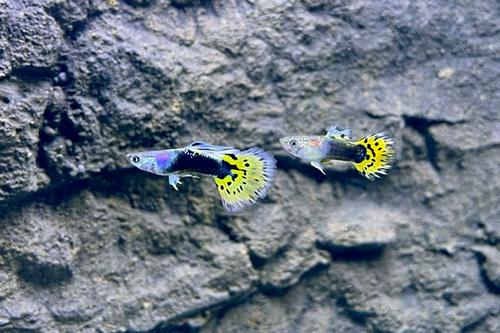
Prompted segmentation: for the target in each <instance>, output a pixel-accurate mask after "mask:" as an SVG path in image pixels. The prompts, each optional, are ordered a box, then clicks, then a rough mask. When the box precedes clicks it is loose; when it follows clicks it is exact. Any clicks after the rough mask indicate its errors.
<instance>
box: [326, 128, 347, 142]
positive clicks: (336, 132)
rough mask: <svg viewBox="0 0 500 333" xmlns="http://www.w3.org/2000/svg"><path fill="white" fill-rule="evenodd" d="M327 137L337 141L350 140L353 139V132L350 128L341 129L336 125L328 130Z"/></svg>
mask: <svg viewBox="0 0 500 333" xmlns="http://www.w3.org/2000/svg"><path fill="white" fill-rule="evenodd" d="M326 136H327V137H329V138H332V139H337V140H350V139H351V130H350V129H348V128H340V127H338V126H336V125H334V126H331V127H330V128H328V132H327V133H326Z"/></svg>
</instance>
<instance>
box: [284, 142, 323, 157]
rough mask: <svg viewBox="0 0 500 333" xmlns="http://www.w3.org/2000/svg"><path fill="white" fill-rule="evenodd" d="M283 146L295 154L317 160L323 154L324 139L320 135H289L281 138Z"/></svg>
mask: <svg viewBox="0 0 500 333" xmlns="http://www.w3.org/2000/svg"><path fill="white" fill-rule="evenodd" d="M280 143H281V145H282V146H283V148H284V149H285V150H286V151H287V152H288V153H290V154H292V155H293V156H296V157H298V158H300V159H303V160H306V161H315V160H318V159H320V158H321V156H323V155H324V154H323V150H324V145H323V140H322V138H321V137H319V136H287V137H284V138H281V139H280Z"/></svg>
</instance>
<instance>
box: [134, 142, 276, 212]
mask: <svg viewBox="0 0 500 333" xmlns="http://www.w3.org/2000/svg"><path fill="white" fill-rule="evenodd" d="M127 157H128V159H129V161H130V163H132V164H133V165H134V166H136V167H137V168H139V169H141V170H144V171H147V172H151V173H154V174H157V175H161V176H168V179H169V184H170V185H172V186H173V187H174V188H175V189H176V190H177V185H178V184H181V181H180V179H181V177H194V178H197V175H208V176H212V177H213V178H214V182H215V184H216V185H217V190H218V191H219V194H220V195H221V197H222V203H223V205H224V207H225V208H226V210H228V211H231V212H235V211H238V210H240V209H242V208H244V207H246V206H249V205H251V204H253V203H255V202H256V200H257V199H259V198H262V197H264V196H265V195H266V193H267V190H268V189H269V187H270V185H271V182H272V179H273V177H274V174H275V169H276V161H275V160H274V158H273V157H272V156H271V155H270V154H268V153H266V152H265V151H263V150H261V149H258V148H250V149H247V150H245V151H240V150H238V149H235V148H232V147H224V146H213V145H210V144H207V143H204V142H193V143H192V144H190V145H189V146H187V147H185V148H180V149H167V150H152V151H146V152H138V153H131V154H127Z"/></svg>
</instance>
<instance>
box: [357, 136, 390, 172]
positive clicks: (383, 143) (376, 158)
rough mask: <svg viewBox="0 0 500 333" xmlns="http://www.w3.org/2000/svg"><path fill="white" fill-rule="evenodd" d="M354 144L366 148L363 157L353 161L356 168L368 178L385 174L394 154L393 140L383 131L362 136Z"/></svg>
mask: <svg viewBox="0 0 500 333" xmlns="http://www.w3.org/2000/svg"><path fill="white" fill-rule="evenodd" d="M356 144H359V145H362V146H364V147H365V148H366V156H365V159H364V160H363V161H361V162H359V163H354V167H355V168H356V170H358V172H359V173H361V174H362V175H363V176H365V177H366V178H368V179H370V180H374V179H375V178H376V177H377V178H378V177H380V175H385V174H386V173H387V170H389V169H390V168H391V166H392V165H391V163H392V161H393V157H394V154H395V150H394V140H393V139H391V138H389V137H388V136H386V135H385V134H384V133H377V134H372V135H369V136H367V137H364V138H362V139H361V140H359V141H357V142H356Z"/></svg>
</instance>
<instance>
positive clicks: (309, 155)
mask: <svg viewBox="0 0 500 333" xmlns="http://www.w3.org/2000/svg"><path fill="white" fill-rule="evenodd" d="M280 142H281V145H282V146H283V148H284V149H285V150H286V151H287V152H289V153H290V154H292V155H294V156H296V157H298V158H300V159H302V160H304V161H307V162H310V163H311V165H312V166H313V167H315V168H316V169H318V170H319V171H321V172H322V173H323V174H325V171H324V170H323V166H324V165H332V164H333V161H335V160H340V161H349V162H353V163H354V167H355V168H356V170H358V172H359V173H361V174H362V175H363V176H365V177H366V178H368V179H370V180H374V179H375V178H376V177H380V175H385V174H386V172H387V170H388V169H390V168H391V160H392V156H393V155H394V153H395V151H394V140H393V139H391V138H389V137H388V136H386V135H385V134H384V133H377V134H371V135H368V136H366V137H364V138H362V139H359V140H357V141H356V140H351V130H350V129H342V128H339V127H337V126H332V127H330V128H329V129H328V132H327V133H326V135H325V136H288V137H284V138H281V139H280Z"/></svg>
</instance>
